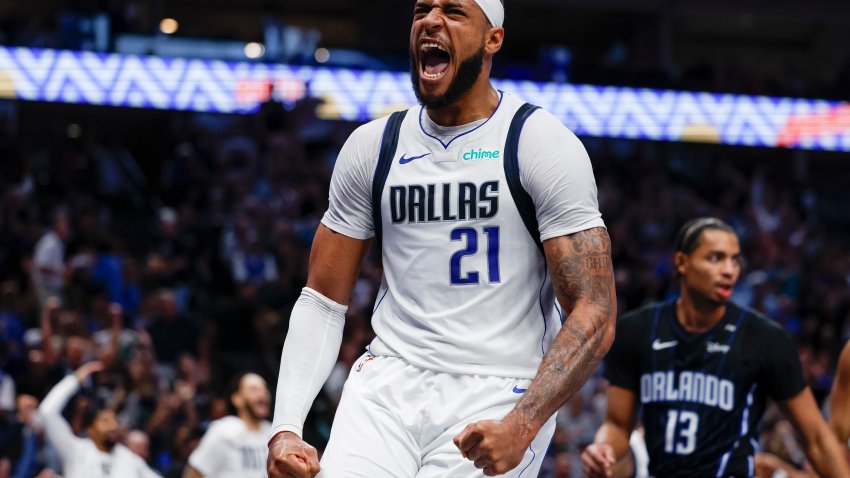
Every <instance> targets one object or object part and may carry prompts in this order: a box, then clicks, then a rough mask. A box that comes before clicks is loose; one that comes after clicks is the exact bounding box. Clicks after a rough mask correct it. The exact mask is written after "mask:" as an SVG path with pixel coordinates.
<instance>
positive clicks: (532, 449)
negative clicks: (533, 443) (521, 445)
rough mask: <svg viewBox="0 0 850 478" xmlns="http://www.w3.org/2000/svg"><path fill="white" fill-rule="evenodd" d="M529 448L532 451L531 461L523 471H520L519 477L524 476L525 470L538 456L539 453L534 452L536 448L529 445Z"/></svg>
mask: <svg viewBox="0 0 850 478" xmlns="http://www.w3.org/2000/svg"><path fill="white" fill-rule="evenodd" d="M528 450H529V451H530V452H531V461H529V462H528V464H527V465H525V468H523V469H522V471H520V472H519V475H517V478H522V474H523V473H525V470H527V469H528V467H530V466H531V464H532V463H534V459H535V458H537V453H534V448H531V447H528Z"/></svg>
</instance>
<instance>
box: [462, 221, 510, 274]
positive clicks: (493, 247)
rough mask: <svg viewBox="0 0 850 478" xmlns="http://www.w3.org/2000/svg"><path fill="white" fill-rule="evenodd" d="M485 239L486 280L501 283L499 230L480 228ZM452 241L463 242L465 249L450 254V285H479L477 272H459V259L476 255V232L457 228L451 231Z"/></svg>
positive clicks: (491, 227)
mask: <svg viewBox="0 0 850 478" xmlns="http://www.w3.org/2000/svg"><path fill="white" fill-rule="evenodd" d="M482 232H483V234H484V236H486V237H487V279H488V282H489V283H491V284H495V283H497V282H501V274H500V272H499V228H498V227H495V226H489V227H484V228H482ZM451 240H452V241H465V243H466V247H464V248H463V249H461V250H459V251H457V252H455V253H454V254H452V258H451V260H450V261H449V273H450V275H451V284H452V285H471V284H478V283H479V275H480V274H479V273H478V271H471V272H466V273H464V272H463V271H462V270H461V259H463V258H464V257H466V256H474V255H475V254H477V253H478V230H477V229H475V228H472V227H459V228H457V229H454V230H452V233H451Z"/></svg>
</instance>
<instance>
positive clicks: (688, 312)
mask: <svg viewBox="0 0 850 478" xmlns="http://www.w3.org/2000/svg"><path fill="white" fill-rule="evenodd" d="M725 314H726V306H725V305H720V304H717V303H716V302H711V301H707V300H699V299H697V298H695V297H693V296H692V295H691V294H688V293H687V292H686V291H684V290H683V291H682V296H681V297H679V299H678V300H677V301H676V320H678V321H679V325H681V326H682V328H683V329H685V331H687V332H690V333H701V332H705V331H707V330H710V329H711V328H712V327H714V326H715V325H717V323H718V322H720V321H721V320H723V316H724V315H725Z"/></svg>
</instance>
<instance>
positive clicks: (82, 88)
mask: <svg viewBox="0 0 850 478" xmlns="http://www.w3.org/2000/svg"><path fill="white" fill-rule="evenodd" d="M269 84H273V85H274V91H275V93H274V95H275V98H277V99H279V100H281V101H283V102H286V103H293V102H295V101H297V100H299V99H301V98H303V97H305V96H307V95H309V96H313V97H317V98H321V99H322V100H324V102H323V104H322V105H321V106H320V107H319V109H318V112H319V115H320V116H321V117H323V118H328V119H343V120H348V121H368V120H370V119H374V118H377V117H380V116H383V115H386V114H388V113H389V112H391V111H395V110H398V109H402V108H405V107H407V106H409V105H412V104H414V103H415V101H416V99H415V97H414V95H413V93H412V91H411V87H410V80H409V75H408V74H407V73H406V72H387V71H371V70H366V71H358V70H351V69H338V68H323V67H307V66H290V65H283V64H266V63H255V62H226V61H213V60H198V59H187V58H161V57H146V56H137V55H121V54H106V53H92V52H74V51H66V50H47V49H35V48H10V47H0V98H10V99H18V100H31V101H50V102H66V103H79V104H92V105H107V106H125V107H139V108H158V109H172V110H190V111H200V112H217V113H236V114H247V113H251V112H253V111H256V109H257V108H258V106H259V104H260V103H261V102H262V101H263V100H265V99H266V98H267V97H268V91H269V90H268V85H269ZM494 84H495V85H496V86H497V87H498V88H499V89H501V90H503V91H507V92H510V93H512V94H515V95H516V96H518V97H520V98H522V99H523V100H525V101H529V102H531V103H535V104H537V105H540V106H542V107H543V108H545V109H546V110H548V111H550V112H552V113H553V114H554V115H555V116H556V117H558V118H559V119H560V120H561V121H562V122H563V123H564V124H565V125H567V126H568V127H569V128H571V129H572V130H573V131H575V132H576V133H577V134H579V135H589V136H602V137H614V138H633V139H651V140H664V141H700V142H713V143H722V144H729V145H745V146H764V147H794V148H803V149H822V150H830V151H850V103H842V102H833V101H822V100H808V99H794V98H773V97H764V96H745V95H732V94H714V93H699V92H683V91H668V90H653V89H638V88H623V87H607V86H593V85H574V84H559V83H539V82H531V81H514V80H505V79H498V80H494Z"/></svg>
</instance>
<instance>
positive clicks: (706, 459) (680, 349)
mask: <svg viewBox="0 0 850 478" xmlns="http://www.w3.org/2000/svg"><path fill="white" fill-rule="evenodd" d="M605 376H606V378H607V379H608V380H609V381H610V383H611V384H612V385H615V386H618V387H621V388H625V389H628V390H631V391H632V392H634V393H635V398H636V400H637V401H638V403H639V404H640V406H641V412H642V414H641V420H642V421H643V424H644V427H645V430H646V445H647V448H648V450H649V472H650V475H652V476H655V477H664V478H667V477H678V476H683V477H684V476H686V477H689V478H693V477H729V476H732V477H741V476H753V474H754V472H755V470H754V467H755V463H754V460H755V453H756V450H757V449H758V443H757V441H756V425H757V424H758V421H759V419H760V418H761V416H762V414H763V413H764V410H765V406H766V403H767V399H768V397H770V398H772V399H774V400H777V401H784V400H788V399H790V398H793V397H794V396H796V395H797V394H799V393H800V392H801V391H803V389H804V388H805V386H806V384H805V380H804V378H803V371H802V367H801V366H800V360H799V356H798V355H797V350H796V347H795V346H794V342H793V340H792V339H791V337H790V335H789V334H788V333H787V332H785V330H784V329H782V327H780V326H779V325H778V324H776V323H775V322H773V321H771V320H769V319H767V318H766V317H764V316H762V315H760V314H758V313H757V312H755V311H753V310H750V309H744V308H741V307H739V306H736V305H734V304H731V303H730V304H729V305H728V306H727V308H726V314H725V315H724V317H723V319H722V320H721V321H720V322H719V323H717V325H715V326H714V327H713V328H712V329H711V330H709V331H707V332H703V333H699V334H695V333H689V332H686V331H685V330H684V329H683V328H682V326H681V325H680V324H679V322H678V321H677V320H676V305H675V301H669V302H664V303H660V304H654V305H651V306H647V307H644V308H642V309H640V310H637V311H635V312H632V313H630V314H627V315H625V316H623V317H622V318H621V319H620V320H619V321H618V323H617V337H616V339H615V341H614V345H613V346H612V347H611V351H610V352H609V353H608V356H607V357H606V359H605Z"/></svg>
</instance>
